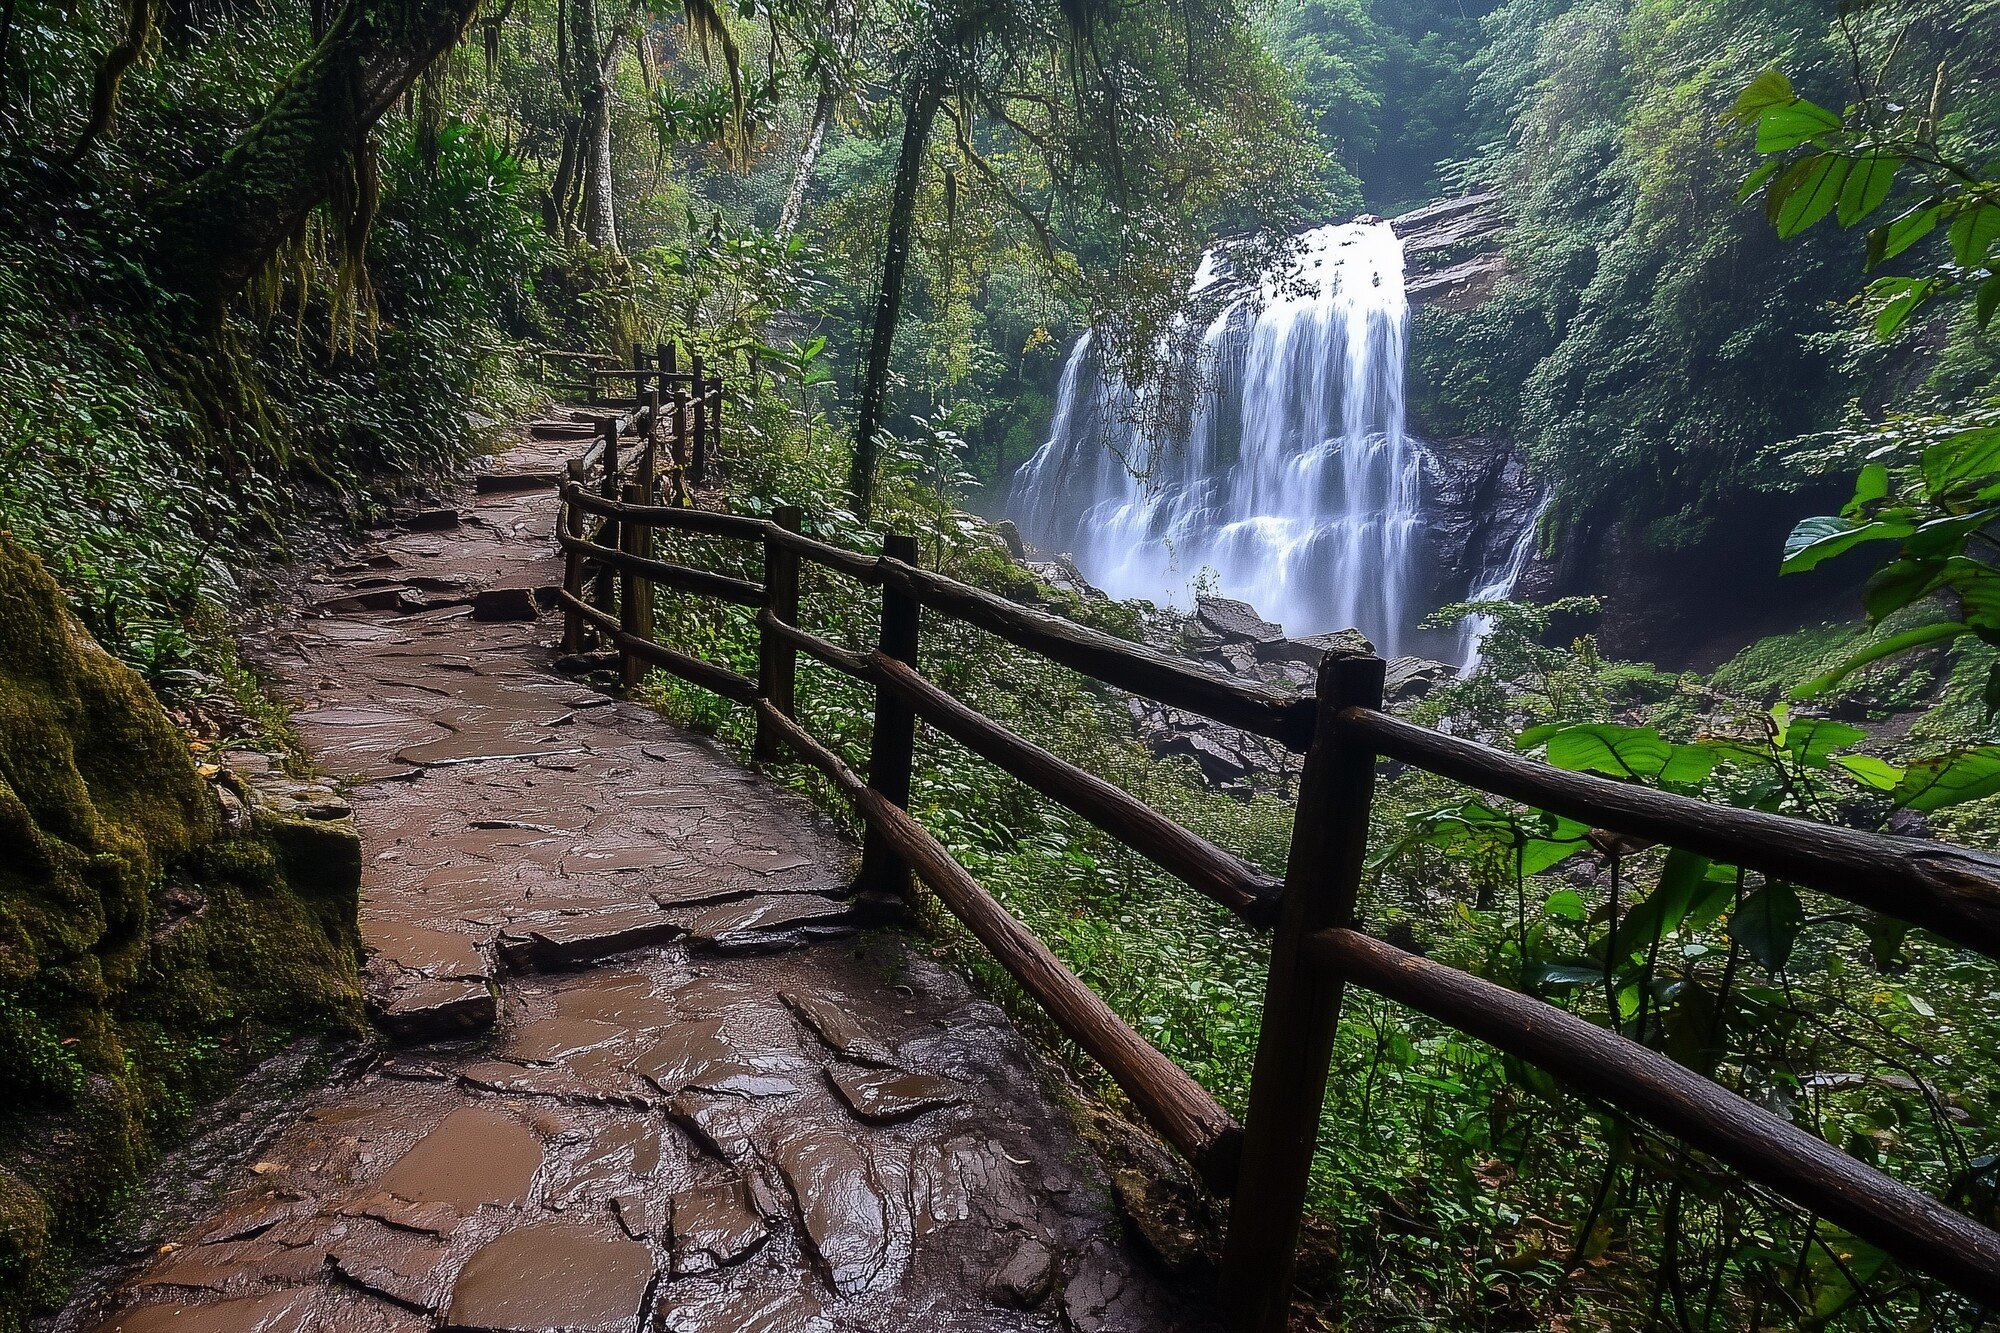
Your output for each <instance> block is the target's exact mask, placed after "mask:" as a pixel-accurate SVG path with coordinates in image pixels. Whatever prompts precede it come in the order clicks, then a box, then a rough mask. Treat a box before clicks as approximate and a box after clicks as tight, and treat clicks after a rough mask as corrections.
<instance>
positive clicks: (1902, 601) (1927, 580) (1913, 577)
mask: <svg viewBox="0 0 2000 1333" xmlns="http://www.w3.org/2000/svg"><path fill="white" fill-rule="evenodd" d="M1943 577H1944V570H1943V568H1942V562H1939V561H1930V560H1910V559H1896V560H1891V561H1890V562H1889V563H1888V564H1886V565H1883V566H1882V567H1881V568H1880V569H1878V570H1876V571H1875V572H1874V573H1872V574H1870V575H1869V576H1868V582H1867V583H1865V584H1863V585H1862V588H1861V605H1862V607H1863V609H1865V610H1866V611H1867V612H1868V618H1869V619H1870V620H1881V619H1883V618H1884V617H1886V616H1892V615H1894V614H1895V613H1896V612H1898V611H1900V610H1902V609H1903V608H1904V607H1906V606H1908V605H1909V604H1910V603H1912V602H1914V601H1916V600H1917V599H1919V598H1921V597H1924V596H1927V595H1928V594H1930V593H1931V592H1933V591H1934V590H1936V588H1937V586H1938V581H1939V580H1940V579H1942V578H1943Z"/></svg>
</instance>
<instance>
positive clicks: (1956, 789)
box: [1891, 745, 2000, 810]
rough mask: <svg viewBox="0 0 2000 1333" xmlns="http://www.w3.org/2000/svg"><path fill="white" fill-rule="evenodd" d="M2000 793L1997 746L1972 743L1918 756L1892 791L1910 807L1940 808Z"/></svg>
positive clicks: (1899, 800) (1897, 799)
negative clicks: (1963, 746)
mask: <svg viewBox="0 0 2000 1333" xmlns="http://www.w3.org/2000/svg"><path fill="white" fill-rule="evenodd" d="M1995 792H2000V745H1975V746H1973V747H1971V748H1970V749H1965V750H1958V751H1954V752H1953V753H1950V754H1942V755H1935V756H1932V757H1931V758H1928V759H1919V760H1917V761H1916V762H1915V763H1913V764H1911V765H1910V767H1909V769H1908V770H1907V771H1906V772H1905V773H1904V774H1903V780H1902V781H1901V782H1899V783H1897V784H1896V789H1895V791H1894V792H1892V793H1891V796H1892V798H1893V799H1894V800H1895V802H1896V804H1897V805H1899V806H1904V807H1907V808H1908V809H1911V810H1942V809H1944V808H1945V807H1946V806H1949V805H1957V804H1959V803H1960V802H1961V801H1973V800H1977V799H1979V798H1980V797H1982V796H1991V795H1992V794H1993V793H1995Z"/></svg>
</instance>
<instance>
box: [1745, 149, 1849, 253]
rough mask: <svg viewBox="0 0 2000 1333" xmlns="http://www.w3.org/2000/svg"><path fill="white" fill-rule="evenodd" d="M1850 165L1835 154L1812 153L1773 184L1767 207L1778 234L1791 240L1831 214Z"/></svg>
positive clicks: (1837, 201) (1846, 160) (1845, 180)
mask: <svg viewBox="0 0 2000 1333" xmlns="http://www.w3.org/2000/svg"><path fill="white" fill-rule="evenodd" d="M1851 165H1852V164H1851V163H1850V162H1849V160H1848V159H1847V158H1844V157H1842V156H1840V155H1839V154H1838V153H1815V154H1814V155H1813V156H1811V157H1808V158H1802V159H1801V160H1799V161H1798V162H1795V163H1793V164H1792V166H1791V167H1790V168H1788V169H1787V170H1786V171H1785V173H1784V174H1783V175H1782V176H1779V177H1778V179H1777V180H1776V181H1775V182H1773V183H1772V186H1771V192H1770V195H1769V202H1768V204H1767V205H1766V207H1767V210H1768V211H1769V212H1770V214H1771V221H1772V222H1773V223H1775V224H1776V226H1777V228H1778V235H1779V236H1780V237H1782V238H1783V239H1786V240H1790V239H1791V238H1792V237H1794V236H1797V235H1798V234H1799V233H1800V232H1802V231H1804V230H1805V229H1806V228H1808V227H1810V226H1812V225H1813V223H1815V222H1818V221H1819V220H1820V219H1821V218H1823V217H1825V216H1826V215H1827V214H1828V213H1831V212H1832V211H1833V206H1834V205H1835V204H1837V203H1839V202H1840V191H1841V189H1842V188H1843V187H1844V186H1845V185H1846V184H1847V173H1848V168H1849V167H1850V166H1851Z"/></svg>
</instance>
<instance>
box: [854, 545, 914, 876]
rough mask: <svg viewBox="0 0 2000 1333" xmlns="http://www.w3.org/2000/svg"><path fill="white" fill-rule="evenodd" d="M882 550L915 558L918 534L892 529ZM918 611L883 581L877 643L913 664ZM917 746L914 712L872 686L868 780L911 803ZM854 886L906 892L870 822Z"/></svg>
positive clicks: (898, 865) (908, 560) (898, 864)
mask: <svg viewBox="0 0 2000 1333" xmlns="http://www.w3.org/2000/svg"><path fill="white" fill-rule="evenodd" d="M882 554H883V555H885V556H888V557H889V558H890V559H891V560H901V561H902V562H904V563H905V564H915V563H916V561H917V539H916V538H915V537H912V536H909V535H907V534H905V533H891V534H890V535H889V536H888V537H885V538H884V539H883V541H882ZM919 611H920V608H919V607H918V605H917V600H916V598H914V597H911V596H909V595H908V594H906V593H903V592H899V591H898V590H897V589H896V587H895V585H894V584H889V583H885V584H883V585H882V632H881V639H880V641H879V644H880V647H881V649H882V652H883V654H884V655H886V656H888V657H893V658H895V659H896V660H897V661H898V662H902V663H905V664H907V665H909V666H912V667H914V666H916V664H917V632H918V628H919ZM916 749H917V715H916V714H915V713H913V712H911V711H910V707H909V705H908V704H905V703H904V702H903V701H902V700H900V699H898V698H897V697H896V696H895V695H893V694H891V693H890V692H889V691H887V690H885V689H883V688H882V687H881V686H879V685H878V686H876V687H875V730H874V739H873V740H872V741H871V742H870V744H869V747H868V785H869V786H871V787H873V788H874V789H875V790H876V791H878V792H880V793H882V795H884V796H886V797H888V798H889V800H890V801H891V802H893V803H894V804H896V805H898V806H902V807H905V808H907V807H908V806H909V804H910V768H911V766H912V764H914V763H915V761H916ZM855 887H856V888H858V889H887V890H889V891H890V892H892V893H897V894H902V895H906V896H907V894H908V893H909V889H910V868H909V867H908V866H907V865H904V864H903V860H902V858H901V857H899V856H897V855H896V853H895V852H894V851H892V850H890V848H889V845H888V843H886V842H884V841H883V839H882V835H881V834H879V833H877V832H876V831H875V828H874V826H873V825H870V826H869V829H868V834H867V837H866V838H864V839H863V841H862V844H861V873H860V874H859V875H857V876H856V877H855Z"/></svg>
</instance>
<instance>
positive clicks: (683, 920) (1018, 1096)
mask: <svg viewBox="0 0 2000 1333" xmlns="http://www.w3.org/2000/svg"><path fill="white" fill-rule="evenodd" d="M570 448H571V446H569V445H567V444H563V443H554V444H542V443H524V444H522V445H520V446H518V447H516V448H515V449H513V450H512V451H510V452H509V453H507V454H506V455H505V456H503V458H502V459H501V460H500V470H499V471H497V472H495V473H493V474H490V475H489V476H488V477H486V478H484V479H482V482H481V485H480V487H479V488H478V490H477V492H476V493H474V494H470V495H468V496H467V499H466V508H465V509H463V510H462V511H461V510H456V509H442V510H436V511H429V512H426V513H423V514H420V515H417V516H416V517H415V518H414V519H412V520H410V521H408V522H406V523H405V524H403V525H401V526H399V527H398V528H397V529H395V530H393V531H392V532H390V533H388V534H386V535H385V536H383V537H382V539H381V540H380V541H378V542H377V543H376V544H374V545H373V546H370V547H368V548H366V549H364V550H363V551H362V552H360V553H359V554H358V556H357V558H356V561H355V562H354V563H353V564H351V565H346V566H342V567H341V568H340V569H338V570H335V571H332V572H331V573H330V574H329V575H327V576H326V578H325V579H324V580H323V582H322V583H320V584H318V585H315V586H314V587H313V588H312V589H311V590H310V591H309V595H310V596H312V597H314V598H317V599H318V600H317V602H316V603H315V604H314V605H313V606H312V607H310V608H307V609H306V611H305V613H304V614H303V615H302V616H301V617H300V618H299V619H297V620H296V621H293V622H290V623H287V624H285V625H283V626H280V627H278V628H275V629H273V630H271V631H269V632H268V634H267V635H266V636H264V638H263V640H262V641H261V642H260V643H258V644H255V645H253V647H254V649H255V650H256V651H257V652H259V653H260V654H261V655H262V656H264V657H265V658H267V659H268V660H269V661H270V662H271V663H273V664H274V665H275V666H276V667H277V668H278V669H279V671H280V672H281V673H282V675H283V677H284V678H285V681H286V683H287V685H288V687H289V689H290V690H291V692H292V693H293V694H294V695H295V696H296V697H298V698H300V699H302V700H303V701H304V704H303V706H302V707H301V709H300V711H299V712H298V714H297V719H296V720H297V723H298V726H299V730H300V732H301V734H302V735H303V737H304V738H305V740H306V742H307V745H308V747H309V748H310V750H311V751H312V753H313V754H314V756H315V757H316V759H317V761H318V762H319V763H320V764H321V765H322V766H323V767H324V768H325V769H326V770H327V771H328V772H330V773H332V774H334V775H336V776H339V777H341V778H343V779H346V780H348V781H350V782H351V783H352V784H353V785H352V787H351V790H350V792H349V799H350V800H351V802H352V805H353V808H354V813H355V819H356V822H357V824H358V825H359V827H360V830H361V834H362V844H363V858H364V874H363V900H362V909H361V918H362V921H361V924H362V933H363V937H364V940H365V942H366V944H367V946H368V949H369V955H370V956H369V964H368V985H369V993H370V1004H371V1011H372V1012H373V1014H374V1016H375V1018H376V1021H377V1023H378V1025H379V1026H380V1027H381V1028H382V1030H383V1031H384V1032H385V1034H387V1035H388V1036H389V1037H390V1039H391V1040H392V1041H394V1042H396V1043H399V1044H398V1045H397V1046H396V1048H395V1049H394V1050H393V1051H392V1052H390V1053H389V1054H388V1055H387V1056H386V1058H385V1059H383V1060H381V1061H379V1062H377V1063H376V1064H375V1066H374V1067H373V1068H372V1069H371V1070H369V1072H367V1073H365V1074H363V1075H361V1076H360V1077H358V1078H357V1079H355V1080H354V1081H352V1082H349V1083H345V1084H342V1085H339V1086H335V1087H332V1088H328V1089H326V1090H325V1091H324V1092H323V1093H321V1094H320V1095H319V1096H318V1097H317V1098H316V1099H315V1100H313V1101H312V1102H311V1104H310V1105H308V1106H307V1107H306V1108H305V1109H304V1110H303V1112H302V1114H300V1116H299V1117H298V1119H297V1120H296V1121H295V1122H294V1123H293V1124H292V1125H290V1126H289V1127H288V1128H287V1129H285V1130H284V1131H283V1132H282V1133H281V1134H280V1135H279V1136H278V1137H277V1138H276V1139H275V1141H273V1142H272V1143H271V1145H270V1146H269V1147H267V1148H266V1149H265V1150H264V1152H263V1154H262V1158H261V1160H259V1161H258V1162H256V1163H255V1164H254V1165H253V1166H252V1167H250V1168H249V1169H248V1170H246V1171H245V1172H244V1173H243V1174H242V1177H241V1179H240V1180H239V1181H238V1182H237V1183H236V1184H235V1185H234V1186H233V1188H231V1189H230V1190H229V1191H228V1193H227V1194H226V1196H225V1197H223V1198H222V1199H220V1200H219V1201H218V1202H217V1204H216V1206H215V1208H214V1210H213V1212H212V1213H211V1215H210V1216H209V1217H208V1218H207V1219H206V1220H205V1221H203V1222H202V1223H200V1224H199V1225H198V1226H197V1227H195V1228H194V1229H193V1230H191V1231H190V1232H188V1233H187V1234H185V1235H182V1236H180V1237H178V1238H177V1239H176V1241H175V1242H174V1243H173V1244H171V1245H169V1246H167V1247H165V1248H164V1249H163V1251H162V1252H161V1253H160V1254H158V1255H157V1256H156V1257H155V1258H154V1259H153V1260H152V1261H151V1262H150V1264H149V1265H148V1266H147V1267H146V1268H145V1269H144V1270H143V1271H141V1272H140V1273H139V1274H137V1275H136V1276H135V1277H134V1278H132V1279H131V1280H129V1281H128V1282H127V1283H125V1284H124V1286H123V1287H122V1288H121V1289H120V1290H119V1292H118V1293H117V1296H116V1305H115V1307H114V1308H115V1310H116V1313H113V1314H111V1315H109V1316H107V1317H105V1318H104V1319H102V1320H101V1321H99V1322H97V1323H95V1324H94V1325H93V1324H89V1323H86V1324H84V1325H82V1326H83V1327H95V1328H97V1329H102V1330H119V1331H121V1333H161V1331H162V1330H183V1331H185V1330H198V1331H199V1333H302V1331H304V1330H316V1329H325V1330H343V1331H345V1330H355V1331H357V1333H371V1331H377V1330H380V1331H384V1333H386V1331H389V1330H418V1329H435V1328H452V1329H466V1330H553V1329H573V1330H602V1331H606V1333H609V1331H612V1330H618V1331H630V1333H640V1331H641V1330H655V1331H661V1333H696V1331H697V1330H698V1331H700V1333H808V1331H812V1333H834V1331H835V1330H856V1331H857V1333H858V1331H859V1330H880V1331H882V1333H905V1331H909V1333H920V1331H925V1330H951V1331H954V1333H955V1331H958V1330H964V1331H966V1333H973V1331H980V1333H984V1331H987V1330H992V1331H994V1333H998V1331H1000V1330H1056V1329H1073V1330H1078V1331H1079V1333H1097V1331H1099V1330H1102V1331H1104V1333H1111V1331H1113V1330H1134V1331H1135V1333H1136V1330H1142V1329H1143V1330H1159V1329H1183V1328H1188V1329H1192V1328H1206V1327H1208V1324H1207V1323H1206V1322H1205V1320H1204V1319H1203V1317H1202V1316H1201V1315H1199V1314H1198V1313H1196V1312H1192V1311H1190V1310H1189V1309H1187V1308H1186V1307H1184V1306H1183V1305H1182V1304H1181V1303H1180V1301H1179V1300H1178V1298H1176V1297H1175V1296H1174V1295H1173V1294H1172V1293H1171V1289H1170V1287H1171V1284H1170V1283H1169V1282H1168V1281H1167V1280H1166V1279H1164V1278H1163V1277H1161V1276H1159V1275H1157V1274H1156V1273H1155V1272H1154V1270H1152V1269H1151V1268H1149V1267H1148V1266H1146V1264H1145V1262H1144V1261H1143V1260H1142V1258H1141V1257H1140V1255H1139V1254H1138V1252H1137V1250H1136V1249H1135V1248H1134V1247H1133V1245H1132V1244H1131V1243H1130V1242H1129V1241H1128V1240H1126V1239H1125V1238H1124V1237H1123V1234H1122V1231H1121V1226H1120V1223H1119V1221H1118V1219H1117V1217H1116V1215H1115V1212H1114V1210H1113V1206H1112V1204H1111V1202H1110V1192H1109V1190H1108V1188H1107V1186H1106V1183H1105V1180H1104V1177H1103V1174H1102V1172H1101V1170H1100V1168H1099V1167H1098V1165H1097V1163H1096V1161H1095V1160H1094V1159H1093V1158H1092V1157H1091V1156H1090V1154H1089V1152H1088V1151H1087V1150H1086V1149H1085V1148H1084V1147H1083V1146H1082V1145H1081V1144H1080V1143H1079V1141H1078V1139H1077V1137H1076V1134H1075V1132H1074V1131H1073V1129H1072V1127H1071V1125H1070V1122H1069V1121H1068V1120H1067V1119H1066V1118H1065V1116H1064V1115H1063V1113H1062V1112H1061V1111H1060V1110H1058V1109H1057V1107H1056V1106H1055V1104H1054V1103H1053V1102H1052V1101H1051V1099H1050V1097H1049V1095H1048V1094H1047V1093H1046V1092H1045V1091H1044V1088H1043V1085H1042V1083H1041V1082H1040V1080H1039V1079H1038V1076H1037V1073H1036V1069H1037V1063H1036V1059H1035V1057H1034V1056H1033V1055H1032V1054H1031V1052H1030V1051H1029V1050H1028V1048H1027V1046H1026V1044H1025V1042H1024V1041H1023V1040H1022V1038H1021V1036H1020V1035H1019V1034H1018V1033H1017V1032H1015V1031H1014V1030H1013V1028H1012V1027H1011V1026H1010V1025H1009V1024H1008V1022H1007V1020H1006V1019H1005V1017H1004V1016H1003V1015H1002V1014H1001V1012H1000V1011H999V1010H998V1009H997V1008H995V1007H994V1006H993V1005H992V1004H990V1003H988V1002H987V1001H985V1000H983V999H981V998H979V997H978V996H977V995H976V994H975V993H974V992H973V991H972V989H971V988H970V987H969V986H968V985H967V983H966V982H965V981H963V980H962V979H961V978H959V977H958V976H956V975H955V974H953V973H952V972H950V971H948V970H947V969H945V968H943V967H941V966H939V965H938V964H937V963H935V962H933V961H931V960H930V959H929V958H927V957H925V956H924V955H923V954H922V953H921V952H919V951H917V950H916V949H915V948H913V946H912V943H911V942H910V941H908V940H906V939H905V938H904V937H903V936H901V935H899V934H897V933H896V932H895V931H894V930H893V929H892V928H885V927H884V925H883V923H884V922H885V921H887V920H888V919H889V918H890V916H891V914H892V910H893V909H892V905H891V904H886V903H879V902H871V901H866V900H856V899H855V898H854V897H852V896H851V895H850V894H849V892H848V891H847V889H846V887H845V885H846V883H847V880H848V878H849V873H850V868H851V863H852V859H853V858H852V849H851V848H850V847H848V846H847V845H846V844H845V843H843V842H842V841H841V840H840V839H839V838H838V837H836V836H835V835H834V833H833V832H832V830H831V829H830V827H829V826H828V825H827V824H826V823H825V822H824V821H823V820H821V819H819V818H818V817H817V816H816V815H815V814H814V813H813V812H812V811H811V810H810V809H809V808H808V807H806V806H805V805H804V804H803V803H802V802H800V801H799V800H797V799H795V798H794V797H792V796H791V795H790V794H788V793H784V792H782V791H780V790H778V789H776V788H774V787H773V786H771V785H770V784H768V783H767V782H765V781H764V780H763V779H762V778H760V777H759V776H758V775H757V774H755V773H754V772H752V771H750V770H748V769H746V768H744V767H743V766H741V765H739V764H737V763H735V762H734V761H732V760H731V759H729V758H727V757H726V756H724V755H723V754H721V753H720V752H719V751H718V750H717V749H716V748H715V747H714V746H712V745H710V744H709V743H707V742H706V741H704V740H702V739H700V738H698V737H694V736H690V735H688V734H686V733H683V732H679V731H677V730H676V729H674V728H673V727H671V726H669V725H668V724H667V723H665V722H664V721H662V720H661V719H660V718H659V717H657V716H656V715H654V714H652V713H651V712H649V711H648V710H646V709H644V708H641V707H639V706H637V705H635V704H630V703H625V702H621V701H618V700H615V699H612V698H609V697H607V696H605V695H603V694H599V693H596V692H594V691H592V690H590V689H588V688H585V687H583V686H581V685H579V684H576V683H573V682H570V681H567V680H564V679H563V678H561V677H559V676H557V675H555V674H554V673H553V672H552V670H551V667H550V663H551V661H552V657H553V653H552V650H551V648H550V647H549V641H550V640H551V639H552V638H553V637H554V636H555V628H554V619H553V618H552V617H551V618H547V619H543V620H537V619H534V618H532V617H533V613H534V605H535V597H536V590H537V589H540V588H544V587H546V586H548V585H551V584H554V583H556V582H558V581H559V580H560V567H559V562H558V560H557V559H556V557H555V555H554V552H553V547H552V544H551V541H550V531H551V525H552V523H553V518H554V512H555V497H554V494H553V490H552V487H551V484H550V482H551V481H552V478H553V474H554V473H555V472H556V471H557V469H558V468H559V467H560V465H561V459H562V458H563V457H564V456H566V453H567V451H568V450H569V449H570Z"/></svg>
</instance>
